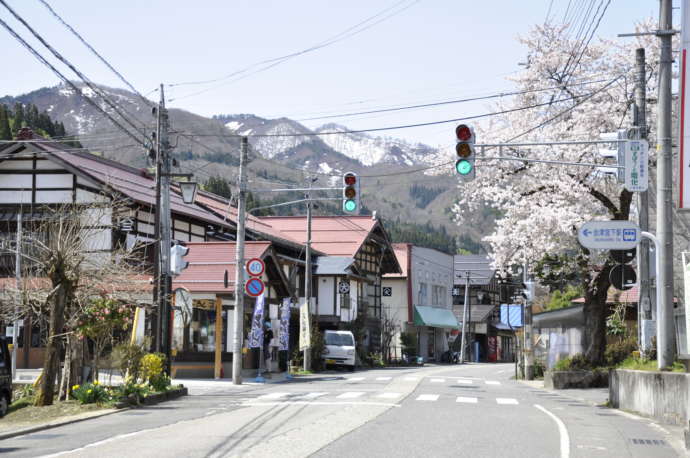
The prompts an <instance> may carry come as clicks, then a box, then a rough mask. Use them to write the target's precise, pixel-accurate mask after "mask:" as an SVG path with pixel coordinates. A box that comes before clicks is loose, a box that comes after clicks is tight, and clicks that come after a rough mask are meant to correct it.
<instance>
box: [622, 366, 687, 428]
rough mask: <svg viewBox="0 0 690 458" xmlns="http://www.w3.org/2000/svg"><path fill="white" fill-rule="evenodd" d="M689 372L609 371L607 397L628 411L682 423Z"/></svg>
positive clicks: (685, 409)
mask: <svg viewBox="0 0 690 458" xmlns="http://www.w3.org/2000/svg"><path fill="white" fill-rule="evenodd" d="M689 380H690V374H683V373H677V372H650V371H633V370H627V369H615V370H612V371H611V373H610V375H609V400H610V401H611V404H612V405H613V407H615V408H617V409H623V410H630V411H633V412H638V413H640V414H642V415H645V416H648V417H652V418H654V419H656V420H659V421H661V422H663V423H667V424H671V425H683V426H684V425H686V424H687V420H688V387H689V386H690V384H689V383H688V382H689Z"/></svg>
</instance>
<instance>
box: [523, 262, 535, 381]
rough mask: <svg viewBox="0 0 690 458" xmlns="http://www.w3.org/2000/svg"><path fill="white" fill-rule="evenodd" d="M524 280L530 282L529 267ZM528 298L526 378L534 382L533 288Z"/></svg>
mask: <svg viewBox="0 0 690 458" xmlns="http://www.w3.org/2000/svg"><path fill="white" fill-rule="evenodd" d="M522 278H523V281H524V283H525V284H527V282H528V281H529V273H528V265H527V264H525V265H524V266H523V268H522ZM528 291H529V292H528V294H527V296H528V297H527V298H526V299H525V378H526V379H527V380H534V353H533V351H532V350H533V349H532V304H531V299H532V298H531V297H529V296H530V295H531V292H532V288H528Z"/></svg>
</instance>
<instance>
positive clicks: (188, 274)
mask: <svg viewBox="0 0 690 458" xmlns="http://www.w3.org/2000/svg"><path fill="white" fill-rule="evenodd" d="M186 246H187V247H188V248H189V254H187V256H185V258H184V259H185V261H187V262H189V266H188V267H187V268H186V269H185V270H183V271H182V274H181V275H180V276H178V277H176V278H175V279H174V280H173V289H175V288H186V289H188V290H189V291H190V292H192V293H231V292H234V291H235V286H234V285H233V283H234V281H235V269H236V266H237V264H236V259H237V258H236V257H235V247H236V244H235V242H191V243H186ZM270 246H271V242H246V243H245V245H244V257H245V260H248V259H250V258H263V257H264V255H265V254H266V251H267V250H268V249H269V247H270ZM226 270H227V271H228V283H229V284H228V287H227V289H226V288H225V287H224V285H223V277H224V274H225V271H226Z"/></svg>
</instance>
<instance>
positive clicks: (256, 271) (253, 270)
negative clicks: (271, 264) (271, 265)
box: [246, 258, 266, 277]
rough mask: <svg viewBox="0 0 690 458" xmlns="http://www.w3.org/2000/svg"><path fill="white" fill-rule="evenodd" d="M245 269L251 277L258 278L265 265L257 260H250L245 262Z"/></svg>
mask: <svg viewBox="0 0 690 458" xmlns="http://www.w3.org/2000/svg"><path fill="white" fill-rule="evenodd" d="M246 269H247V273H248V274H249V275H251V276H252V277H260V276H261V275H263V273H264V270H266V264H264V262H263V261H262V260H261V259H259V258H251V259H250V260H249V261H247V265H246Z"/></svg>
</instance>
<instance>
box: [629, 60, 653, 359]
mask: <svg viewBox="0 0 690 458" xmlns="http://www.w3.org/2000/svg"><path fill="white" fill-rule="evenodd" d="M633 126H635V132H634V135H635V139H636V140H646V139H647V77H646V62H645V52H644V48H638V49H637V50H636V51H635V109H634V110H633ZM637 206H638V210H639V211H638V221H637V222H638V225H639V226H640V230H642V231H644V232H649V194H648V192H647V191H642V192H640V193H638V194H637ZM638 250H639V251H638V256H637V264H638V268H637V271H638V272H639V275H640V296H639V298H638V307H637V331H638V342H639V343H640V349H641V350H642V353H643V354H645V353H646V352H647V351H649V345H650V343H651V337H652V336H651V335H649V332H648V327H647V323H649V321H650V320H651V319H652V301H651V297H652V294H651V293H650V281H649V241H648V240H647V239H646V238H643V239H642V241H641V242H640V246H639V248H638Z"/></svg>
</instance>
